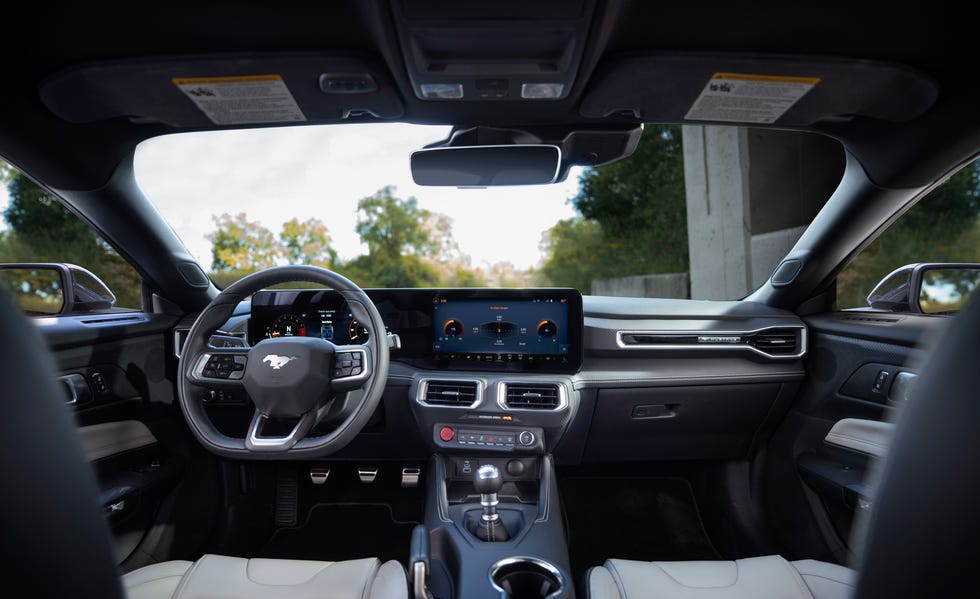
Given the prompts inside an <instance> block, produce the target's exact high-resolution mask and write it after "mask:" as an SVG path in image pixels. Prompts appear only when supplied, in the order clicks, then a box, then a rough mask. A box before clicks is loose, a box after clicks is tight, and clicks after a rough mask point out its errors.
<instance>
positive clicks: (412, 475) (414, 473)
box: [402, 468, 422, 487]
mask: <svg viewBox="0 0 980 599" xmlns="http://www.w3.org/2000/svg"><path fill="white" fill-rule="evenodd" d="M421 475H422V469H421V468H402V487H417V486H419V477H420V476H421Z"/></svg>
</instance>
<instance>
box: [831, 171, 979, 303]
mask: <svg viewBox="0 0 980 599" xmlns="http://www.w3.org/2000/svg"><path fill="white" fill-rule="evenodd" d="M931 263H940V264H937V265H935V266H932V265H931ZM942 263H949V264H948V265H945V266H943V265H941V264H942ZM912 265H920V266H912ZM905 266H909V268H903V267H905ZM978 269H980V160H977V161H975V162H972V163H970V164H969V165H967V166H966V167H964V168H963V169H961V170H960V171H959V172H957V173H956V174H954V175H953V176H952V177H950V178H949V179H948V180H947V181H946V182H945V183H943V184H942V185H941V186H939V187H937V188H936V189H934V190H932V192H930V193H929V195H927V196H926V197H924V198H922V199H921V200H920V201H919V202H918V203H917V204H916V205H915V206H913V207H912V208H911V209H910V210H909V211H908V212H906V213H905V214H904V215H902V216H901V217H900V218H899V219H898V220H897V221H895V222H894V223H893V224H892V225H891V226H890V227H889V228H888V229H887V230H886V231H885V232H883V233H882V234H881V235H880V236H879V237H878V238H877V239H876V240H874V241H873V242H872V243H871V244H870V245H869V246H868V247H866V248H865V249H864V251H862V252H861V253H860V254H859V255H858V256H857V257H856V258H855V259H854V260H852V261H851V263H850V264H848V265H847V267H846V268H845V269H844V270H843V272H841V274H840V275H839V276H838V278H837V306H838V308H839V309H849V308H867V307H868V306H869V302H868V296H869V295H871V296H872V298H871V299H872V302H871V303H873V304H875V305H874V306H873V307H875V308H876V309H884V310H890V311H901V312H908V311H912V312H924V313H951V312H955V310H956V309H957V308H958V307H959V306H960V305H962V304H963V303H964V302H965V301H966V298H967V296H968V295H969V294H970V293H971V292H972V291H973V290H974V289H975V287H976V286H977V280H978V277H977V273H978ZM886 278H887V280H885V279H886ZM879 283H881V285H879Z"/></svg>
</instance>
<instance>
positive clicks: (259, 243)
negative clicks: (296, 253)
mask: <svg viewBox="0 0 980 599" xmlns="http://www.w3.org/2000/svg"><path fill="white" fill-rule="evenodd" d="M211 219H212V220H213V221H214V225H215V227H216V229H215V230H214V231H213V232H212V233H209V234H208V235H206V236H205V237H206V238H207V239H208V240H210V241H211V270H213V271H218V272H220V271H232V270H239V271H253V270H256V269H260V268H269V267H270V266H275V265H276V262H277V260H278V259H279V258H281V257H282V256H283V249H282V246H281V245H280V244H279V242H278V240H277V239H276V236H275V235H273V234H272V231H270V230H269V229H267V228H265V227H263V226H262V225H260V224H259V223H258V222H255V221H250V220H248V217H247V216H246V215H245V213H244V212H239V213H238V214H236V215H234V216H232V215H231V214H228V213H224V214H222V215H221V216H212V217H211Z"/></svg>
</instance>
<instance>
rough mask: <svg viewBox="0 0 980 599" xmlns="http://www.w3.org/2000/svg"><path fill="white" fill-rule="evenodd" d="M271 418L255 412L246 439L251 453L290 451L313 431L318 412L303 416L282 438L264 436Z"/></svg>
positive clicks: (246, 446) (246, 444)
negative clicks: (264, 430)
mask: <svg viewBox="0 0 980 599" xmlns="http://www.w3.org/2000/svg"><path fill="white" fill-rule="evenodd" d="M268 422H269V418H268V417H267V416H265V415H264V414H262V413H261V412H259V411H258V410H255V414H253V415H252V423H251V424H250V425H249V427H248V436H247V437H245V448H246V449H248V450H249V451H257V452H270V453H272V452H277V451H289V450H290V449H292V448H293V446H294V445H296V443H298V442H299V441H300V439H302V438H303V437H305V436H306V435H307V433H309V432H310V430H312V429H313V426H314V425H315V424H316V411H315V410H313V411H311V412H307V413H306V414H303V415H302V416H301V417H300V419H299V421H298V422H297V423H296V424H295V425H294V426H293V428H292V430H290V431H289V433H288V434H286V435H282V436H264V435H262V430H263V429H264V428H265V426H266V425H267V424H268Z"/></svg>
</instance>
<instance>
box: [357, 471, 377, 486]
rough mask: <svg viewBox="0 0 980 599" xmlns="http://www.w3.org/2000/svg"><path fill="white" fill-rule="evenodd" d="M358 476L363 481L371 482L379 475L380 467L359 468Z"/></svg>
mask: <svg viewBox="0 0 980 599" xmlns="http://www.w3.org/2000/svg"><path fill="white" fill-rule="evenodd" d="M357 476H358V478H360V479H361V482H362V483H367V484H370V483H373V482H374V479H376V478H377V477H378V469H377V468H364V467H361V468H358V469H357Z"/></svg>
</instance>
